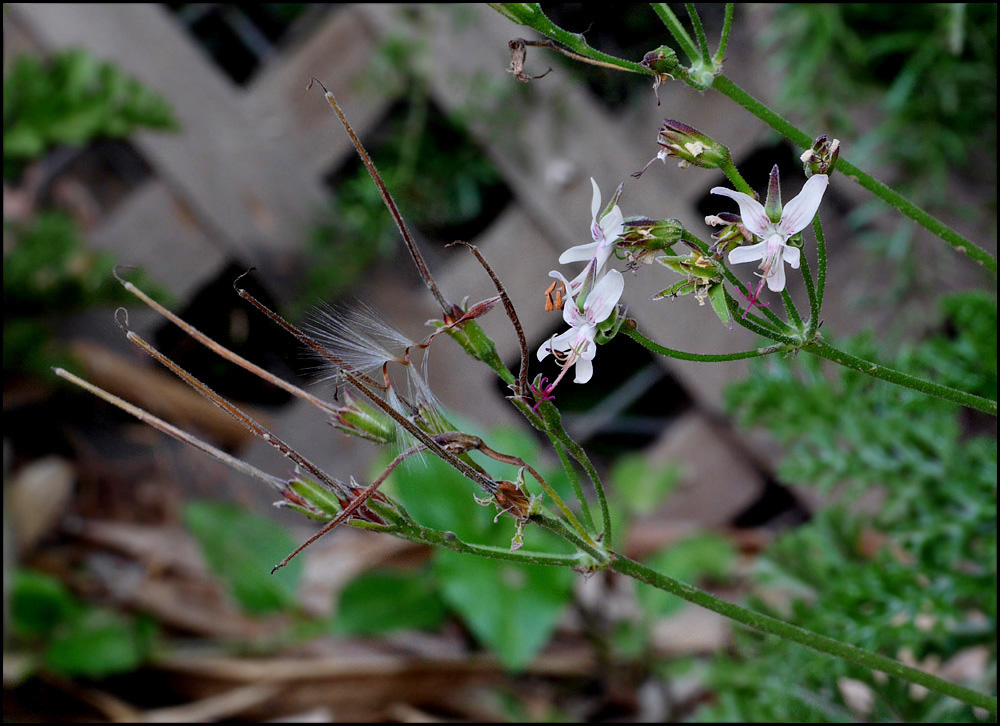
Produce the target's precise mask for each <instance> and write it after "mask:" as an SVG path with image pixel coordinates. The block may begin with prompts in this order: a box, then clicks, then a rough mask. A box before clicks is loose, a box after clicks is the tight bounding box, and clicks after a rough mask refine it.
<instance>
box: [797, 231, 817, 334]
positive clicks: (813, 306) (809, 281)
mask: <svg viewBox="0 0 1000 726" xmlns="http://www.w3.org/2000/svg"><path fill="white" fill-rule="evenodd" d="M799 258H800V259H801V261H802V280H803V281H804V282H805V284H806V295H807V296H808V297H809V323H808V326H807V327H806V338H807V339H808V338H812V337H813V335H814V334H815V333H816V327H817V326H818V325H819V310H820V308H819V298H818V297H816V284H815V282H814V281H813V276H812V267H811V266H810V264H809V257H808V255H806V251H805V250H804V249H800V250H799Z"/></svg>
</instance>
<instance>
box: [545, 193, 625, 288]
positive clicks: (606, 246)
mask: <svg viewBox="0 0 1000 726" xmlns="http://www.w3.org/2000/svg"><path fill="white" fill-rule="evenodd" d="M590 183H591V184H593V185H594V196H593V197H592V198H591V201H590V214H591V223H590V236H591V237H593V238H594V241H593V242H589V243H587V244H585V245H577V246H576V247H570V248H569V249H568V250H566V251H565V252H563V253H562V254H561V255H559V264H560V265H565V264H567V263H569V262H592V263H594V266H595V267H596V272H597V273H600V271H601V270H602V269H603V268H604V264H605V263H606V262H607V261H608V258H609V257H610V256H611V251H612V249H614V243H615V240H616V239H618V238H619V237H621V235H622V231H623V229H624V226H625V218H624V217H623V216H622V210H621V209H619V208H618V205H617V204H616V205H615V206H613V207H612V208H611V211H610V212H608V213H607V214H605V215H604V216H603V217H602V218H601V219H598V218H597V215H598V214H600V213H601V190H600V189H599V188H598V186H597V182H596V181H594V178H593V177H591V178H590ZM586 272H587V270H585V271H584V273H581V278H582V277H584V276H586Z"/></svg>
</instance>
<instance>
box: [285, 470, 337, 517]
mask: <svg viewBox="0 0 1000 726" xmlns="http://www.w3.org/2000/svg"><path fill="white" fill-rule="evenodd" d="M288 488H289V489H291V490H292V492H294V493H295V494H297V495H298V496H300V497H301V498H302V499H304V500H305V501H306V502H307V503H308V504H309V506H311V507H313V508H314V509H315V511H316V512H317V513H322V514H326V515H329V518H333V517H336V516H337V515H338V514H340V509H341V507H340V502H339V501H337V498H336V497H335V496H333V494H331V493H330V492H329V491H327V490H326V489H325V488H324V487H323V486H322V485H320V484H318V483H316V482H314V481H312V480H311V479H291V480H290V481H289V482H288ZM288 506H290V507H296V506H297V505H294V504H291V503H289V505H288ZM296 511H298V510H297V509H296Z"/></svg>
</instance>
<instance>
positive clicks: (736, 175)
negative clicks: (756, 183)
mask: <svg viewBox="0 0 1000 726" xmlns="http://www.w3.org/2000/svg"><path fill="white" fill-rule="evenodd" d="M719 169H720V170H721V171H722V173H723V174H725V175H726V177H727V178H728V179H729V181H731V182H732V183H733V186H734V187H736V191H738V192H743V193H744V194H749V195H750V196H751V197H755V196H756V195H755V194H754V191H753V187H751V186H750V185H749V184H747V182H746V180H745V179H744V178H743V175H742V174H740V171H739V169H737V168H736V165H735V164H734V163H733V161H732V159H730V160H729V161H728V162H727V163H725V164H723V165H722V166H721V167H719Z"/></svg>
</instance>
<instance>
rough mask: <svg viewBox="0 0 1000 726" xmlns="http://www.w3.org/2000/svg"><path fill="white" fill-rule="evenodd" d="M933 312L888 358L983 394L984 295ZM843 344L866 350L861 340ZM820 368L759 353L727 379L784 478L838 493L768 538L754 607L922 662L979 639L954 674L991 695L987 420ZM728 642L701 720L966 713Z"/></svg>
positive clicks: (859, 674) (991, 457)
mask: <svg viewBox="0 0 1000 726" xmlns="http://www.w3.org/2000/svg"><path fill="white" fill-rule="evenodd" d="M942 311H943V314H944V324H943V325H942V329H943V330H944V331H945V332H942V333H940V334H937V335H935V336H933V337H930V338H929V339H927V340H926V341H924V342H922V343H921V344H919V345H917V346H915V347H914V348H913V349H912V350H910V351H904V352H902V353H900V354H899V355H898V356H897V357H896V359H895V360H894V361H891V362H890V364H891V365H893V366H894V367H896V368H899V369H902V370H905V371H908V372H911V373H913V374H916V375H922V376H925V377H930V378H933V379H935V380H939V381H941V382H948V383H950V384H952V385H954V384H957V383H959V382H961V383H962V384H963V385H966V386H968V390H970V391H972V392H974V393H977V394H979V395H984V396H985V395H995V394H996V345H997V336H996V314H997V313H996V299H995V298H994V297H992V296H988V295H984V294H980V293H969V294H963V295H956V296H952V297H949V298H946V299H945V300H944V301H943V305H942ZM849 348H850V349H851V350H852V351H853V352H856V353H859V354H861V355H864V356H866V357H867V358H868V359H877V356H876V351H875V350H874V345H873V343H872V341H871V339H870V338H860V339H857V340H854V341H852V342H851V344H850V346H849ZM946 351H956V352H957V354H956V355H948V354H947V353H946ZM821 368H822V364H821V362H820V361H819V360H818V359H815V358H811V357H809V356H803V357H801V358H800V359H798V360H796V361H791V360H782V359H778V358H774V357H772V358H769V359H766V360H762V361H761V362H760V363H759V364H758V365H756V366H755V367H754V371H753V373H752V375H751V377H750V378H749V379H748V380H747V381H745V382H742V383H740V384H737V385H735V386H733V387H731V388H730V390H729V392H728V393H729V401H730V404H731V406H732V407H734V408H735V409H736V410H737V411H738V412H739V414H740V417H741V420H742V421H743V423H744V424H746V425H751V424H755V425H762V426H764V427H766V428H767V429H768V430H769V431H771V433H772V434H773V435H774V436H775V437H776V438H778V439H779V440H780V441H782V442H783V443H784V444H785V446H786V447H787V449H786V450H787V454H786V456H785V458H784V460H783V462H782V465H781V467H780V470H779V476H780V478H781V479H782V481H784V482H787V483H789V484H793V485H796V486H811V487H816V488H818V489H820V490H822V491H824V492H827V493H828V494H833V493H834V492H836V495H837V496H838V498H839V500H840V505H839V506H833V507H830V508H828V509H825V510H823V511H821V512H820V513H819V514H818V515H817V516H816V518H815V519H814V520H813V521H811V522H810V523H808V524H807V525H804V526H802V527H800V528H799V529H797V530H795V531H792V532H789V533H787V534H785V535H783V536H782V537H781V538H780V539H779V540H778V541H777V542H776V543H775V544H774V545H773V546H772V547H771V548H770V549H769V550H768V552H767V553H766V557H765V558H764V559H763V560H762V561H761V564H760V567H759V569H758V572H757V578H756V579H757V582H758V583H759V584H760V585H761V586H762V590H761V591H760V595H761V596H760V597H758V598H756V602H755V603H754V606H755V607H758V608H761V609H763V610H765V611H768V612H771V613H773V614H776V615H779V616H782V617H786V618H789V619H790V620H792V621H793V622H794V623H796V624H798V625H801V626H803V627H805V628H808V629H810V630H814V631H816V632H821V633H824V634H826V635H828V636H830V637H834V638H837V639H838V640H843V641H846V642H849V643H852V644H854V645H858V646H860V647H862V648H865V649H868V650H873V651H877V652H880V653H883V654H885V655H888V656H891V657H897V658H898V657H902V656H904V655H905V654H911V655H912V657H913V658H915V659H916V661H917V662H922V663H924V664H925V665H924V667H925V668H933V667H934V666H933V663H938V664H944V666H945V667H947V665H948V663H949V662H950V661H951V659H953V658H955V657H956V656H959V655H962V654H964V655H966V656H968V655H969V654H970V653H971V652H973V651H972V650H971V649H974V648H981V649H985V651H986V653H987V654H988V655H987V657H986V661H987V665H986V668H985V671H982V672H980V673H978V675H974V676H971V677H968V676H967V677H965V678H961V677H958V680H963V681H965V684H966V685H968V686H970V687H973V688H976V689H978V690H980V691H984V692H985V691H989V692H992V693H996V616H997V536H996V518H997V479H996V471H997V469H996V465H997V446H996V438H995V432H993V431H989V430H988V429H987V431H986V432H983V431H976V430H971V431H970V430H968V425H967V420H966V419H964V418H963V417H962V416H960V411H959V409H958V407H957V406H955V405H954V404H951V403H948V402H945V401H941V400H939V399H934V398H930V397H927V396H923V395H921V394H919V393H916V392H914V391H910V390H908V389H905V388H900V387H898V386H891V385H888V384H885V383H882V382H879V381H876V380H874V379H871V378H868V377H866V376H863V375H861V374H859V373H856V372H854V371H850V370H847V369H838V374H837V376H836V378H833V379H829V378H827V377H826V376H824V375H823V372H822V370H821ZM973 423H975V419H973ZM980 425H981V424H980ZM869 493H877V494H878V496H880V497H881V498H882V500H883V501H882V503H881V505H880V506H879V507H878V508H877V511H876V512H875V513H873V514H867V513H865V512H866V509H865V508H864V507H860V508H859V507H854V506H851V505H854V504H856V503H857V502H858V500H859V499H860V498H861V497H862V496H863V495H866V494H869ZM767 592H770V593H771V594H772V596H771V597H764V595H765V593H767ZM775 592H778V593H780V594H781V595H780V597H778V598H775V597H774V593H775ZM779 601H780V602H781V603H783V604H776V602H779ZM739 653H740V657H739V658H738V659H736V660H731V659H730V658H729V657H723V658H719V659H717V661H716V662H715V664H714V667H713V669H712V670H711V672H710V684H711V686H712V687H713V689H714V690H715V692H716V694H717V702H716V703H715V704H714V705H713V706H711V707H709V708H707V709H705V710H704V711H703V712H702V713H701V717H702V718H703V719H704V720H706V721H716V720H723V721H727V720H736V721H764V722H771V721H774V722H784V721H839V720H844V718H847V719H850V720H853V719H855V718H857V717H858V716H863V717H865V718H867V719H871V720H902V721H925V720H929V721H942V720H943V721H949V720H951V721H973V720H976V716H975V714H974V712H973V711H972V709H971V708H970V707H968V706H965V705H962V704H959V703H958V702H956V701H951V700H949V699H947V698H944V697H941V696H938V695H935V694H923V693H921V692H914V691H912V690H911V687H910V686H908V685H907V684H905V683H902V682H898V681H896V680H892V679H889V680H887V679H884V678H880V677H879V676H878V674H874V673H872V672H870V671H867V670H866V669H864V668H861V667H858V666H854V665H851V664H849V663H847V662H845V661H839V660H836V659H833V658H827V657H822V656H817V655H816V654H814V653H812V652H811V651H809V650H807V649H804V648H801V647H799V646H796V645H793V644H790V643H786V642H782V641H779V640H778V639H773V638H764V637H760V636H756V635H752V634H748V633H747V634H741V635H740V649H739ZM928 659H930V660H928ZM845 678H847V679H852V680H854V681H857V682H859V683H861V684H863V688H866V689H868V692H869V693H870V694H871V696H872V705H871V710H870V712H869V713H858V712H857V704H856V703H855V705H854V707H855V710H854V711H852V710H851V702H850V700H849V699H846V698H845V696H844V689H843V687H842V686H843V684H844V681H843V679H845ZM914 693H916V695H914Z"/></svg>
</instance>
